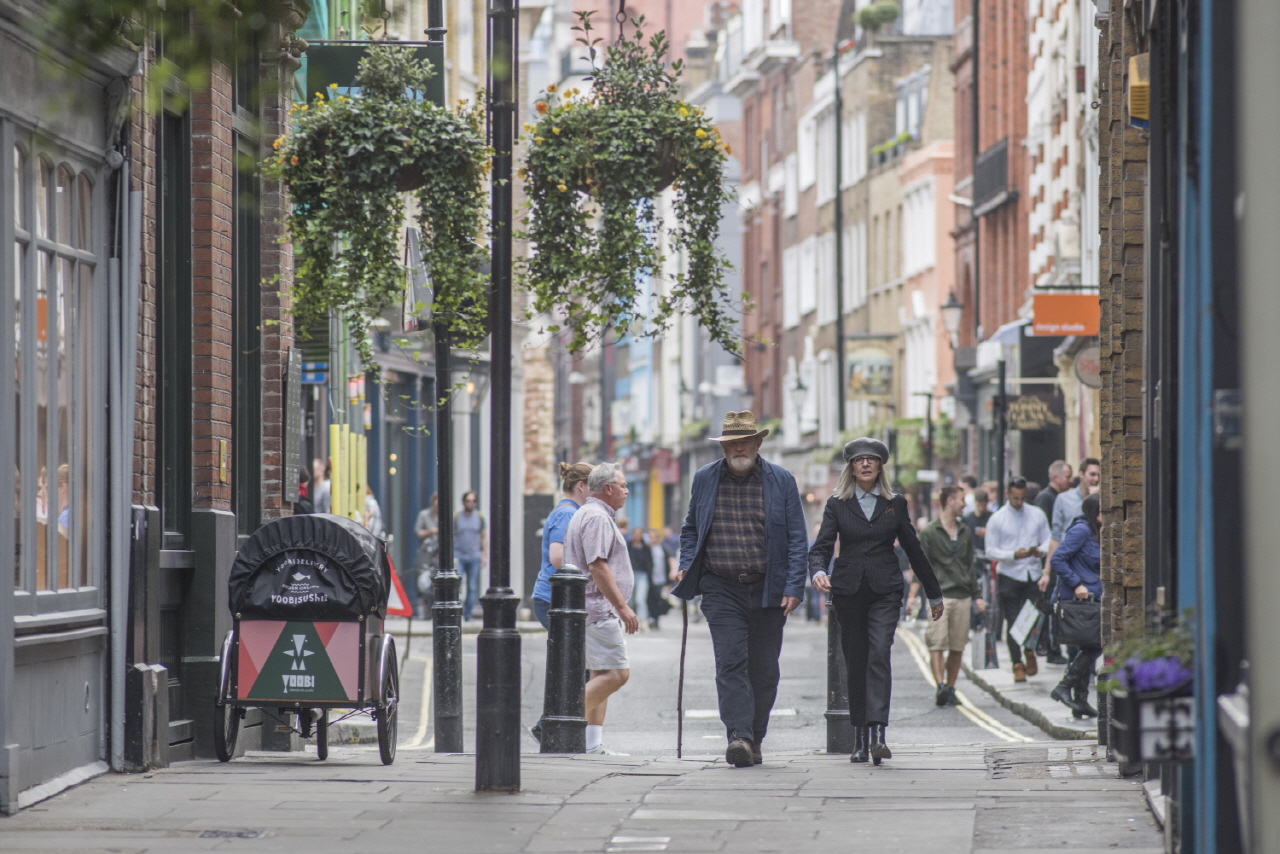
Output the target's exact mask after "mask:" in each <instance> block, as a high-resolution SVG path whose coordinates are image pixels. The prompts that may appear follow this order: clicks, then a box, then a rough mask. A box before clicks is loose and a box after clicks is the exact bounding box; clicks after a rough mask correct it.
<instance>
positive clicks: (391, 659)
mask: <svg viewBox="0 0 1280 854" xmlns="http://www.w3.org/2000/svg"><path fill="white" fill-rule="evenodd" d="M380 663H381V665H382V666H381V671H382V685H381V691H380V693H381V696H380V697H379V708H378V709H377V710H376V711H375V712H374V714H375V716H376V718H377V724H378V755H379V756H380V757H381V758H382V764H383V765H390V764H391V763H392V762H394V761H395V759H396V737H397V733H398V722H399V708H400V663H399V662H398V661H396V645H395V642H394V641H393V640H392V639H391V638H389V637H388V638H387V639H386V642H385V643H384V645H383V648H382V656H381V662H380Z"/></svg>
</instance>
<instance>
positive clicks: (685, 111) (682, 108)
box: [680, 107, 689, 119]
mask: <svg viewBox="0 0 1280 854" xmlns="http://www.w3.org/2000/svg"><path fill="white" fill-rule="evenodd" d="M687 115H689V111H688V110H686V109H685V108H684V107H681V108H680V118H682V119H683V118H684V117H685V116H687Z"/></svg>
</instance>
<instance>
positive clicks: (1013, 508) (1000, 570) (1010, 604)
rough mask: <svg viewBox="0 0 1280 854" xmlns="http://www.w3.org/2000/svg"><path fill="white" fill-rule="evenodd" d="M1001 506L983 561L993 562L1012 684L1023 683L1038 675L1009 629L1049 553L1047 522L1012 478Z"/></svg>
mask: <svg viewBox="0 0 1280 854" xmlns="http://www.w3.org/2000/svg"><path fill="white" fill-rule="evenodd" d="M1004 495H1005V504H1004V506H1003V507H1001V508H1000V509H999V510H997V511H996V512H995V513H994V514H993V515H992V517H991V521H989V522H988V523H987V535H986V551H987V557H988V558H991V559H992V560H994V561H995V562H996V576H997V578H996V584H997V587H996V594H997V601H999V603H1000V613H1001V614H1002V615H1003V616H1004V623H1005V640H1006V641H1007V642H1008V644H1009V660H1010V661H1012V662H1013V681H1014V682H1026V681H1027V677H1028V676H1035V675H1036V672H1037V671H1038V669H1039V668H1038V667H1037V665H1036V654H1035V653H1034V652H1033V651H1032V650H1030V649H1028V650H1026V651H1025V652H1026V659H1027V660H1026V664H1023V663H1022V658H1023V649H1022V645H1021V644H1020V643H1018V642H1017V641H1015V640H1014V639H1013V638H1012V637H1011V636H1010V635H1009V629H1010V628H1011V627H1012V626H1013V622H1014V620H1016V619H1018V614H1019V612H1021V611H1022V606H1023V604H1024V603H1025V602H1027V601H1028V600H1030V599H1031V598H1033V597H1034V596H1035V595H1036V592H1037V586H1036V582H1038V581H1039V580H1040V573H1041V567H1040V560H1041V558H1043V557H1044V555H1045V553H1046V552H1047V551H1048V549H1049V520H1048V519H1047V518H1045V515H1044V511H1043V510H1041V509H1040V508H1039V507H1036V506H1035V505H1034V504H1028V503H1027V482H1026V480H1025V479H1023V478H1020V477H1015V478H1013V479H1012V480H1010V481H1009V487H1008V489H1006V490H1005V493H1004Z"/></svg>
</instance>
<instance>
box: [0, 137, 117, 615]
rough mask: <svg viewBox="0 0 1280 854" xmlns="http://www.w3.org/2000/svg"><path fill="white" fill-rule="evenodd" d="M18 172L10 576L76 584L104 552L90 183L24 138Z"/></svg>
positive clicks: (26, 583) (86, 578)
mask: <svg viewBox="0 0 1280 854" xmlns="http://www.w3.org/2000/svg"><path fill="white" fill-rule="evenodd" d="M13 177H14V181H13V187H14V193H13V196H14V198H13V201H12V203H6V207H7V208H8V209H9V210H10V211H11V212H12V217H13V222H14V226H15V243H14V246H13V247H12V251H13V260H12V270H13V283H14V284H13V288H12V290H11V291H10V294H11V297H10V298H11V299H12V300H13V302H12V309H13V315H12V322H13V324H14V326H13V329H14V353H13V372H14V373H13V380H14V398H13V401H12V403H13V406H12V409H11V410H10V411H9V412H8V413H5V414H4V415H3V416H0V417H3V418H4V422H3V425H0V429H10V430H12V431H13V435H14V436H15V437H16V442H15V448H16V458H15V459H14V472H15V474H14V488H15V498H16V503H15V508H16V514H15V517H16V518H15V534H16V540H15V543H14V585H15V587H16V588H17V589H18V590H20V591H24V592H27V593H36V592H74V591H77V590H80V589H82V588H86V587H94V586H97V578H98V573H100V571H101V563H102V558H103V557H104V556H103V555H101V554H98V553H97V552H99V551H100V548H99V547H98V546H95V545H94V544H95V543H101V542H102V540H103V538H102V536H101V531H100V530H98V529H97V526H98V520H97V519H96V516H97V515H99V514H101V512H102V508H103V504H104V502H103V501H102V499H101V497H99V498H98V500H93V497H94V496H95V495H96V494H97V493H98V492H99V491H100V489H101V486H102V481H101V476H100V472H101V469H102V466H101V465H98V466H93V465H92V463H91V460H92V455H93V454H95V453H96V454H98V455H101V454H103V453H104V452H105V447H104V446H103V445H102V437H103V436H104V435H105V431H106V424H105V410H104V407H103V405H102V403H103V402H104V401H103V398H102V389H101V387H102V384H103V382H104V381H105V376H104V375H102V371H103V370H104V361H105V360H104V356H105V347H104V343H105V338H104V332H105V327H104V326H103V323H102V320H103V312H102V311H101V310H100V306H99V304H98V302H97V301H98V300H99V299H100V298H101V296H102V295H101V294H99V293H98V291H97V289H96V279H97V275H96V274H97V270H98V258H97V256H96V253H95V252H94V251H93V250H94V244H95V223H94V220H95V206H94V202H95V199H94V195H95V194H94V184H93V181H92V178H91V177H90V175H89V173H87V172H83V171H81V170H79V168H78V167H77V166H76V165H75V164H72V163H67V162H64V163H58V164H55V163H54V162H53V161H52V160H51V159H49V158H47V157H44V156H37V157H31V156H29V155H28V154H27V153H26V152H25V151H24V149H23V148H21V147H19V148H17V149H16V150H15V152H14V155H13ZM59 601H60V600H59ZM67 606H68V607H76V606H75V605H73V604H71V603H68V604H67ZM59 607H61V606H59ZM42 610H43V608H42Z"/></svg>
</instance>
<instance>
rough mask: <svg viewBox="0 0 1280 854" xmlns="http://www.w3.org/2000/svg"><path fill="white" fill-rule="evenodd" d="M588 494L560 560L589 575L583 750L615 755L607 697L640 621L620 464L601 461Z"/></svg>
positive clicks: (621, 680)
mask: <svg viewBox="0 0 1280 854" xmlns="http://www.w3.org/2000/svg"><path fill="white" fill-rule="evenodd" d="M587 489H588V491H589V492H590V494H589V495H588V496H587V500H586V502H585V503H584V504H583V505H582V507H581V508H580V509H579V510H578V512H576V513H574V514H573V518H572V519H570V520H569V529H568V530H567V531H566V532H565V537H564V559H565V561H566V562H567V563H571V564H573V565H574V566H578V567H585V568H586V570H587V571H588V572H590V573H591V579H590V580H589V581H588V582H587V636H586V660H587V670H588V671H590V673H591V678H590V680H588V681H587V689H586V715H587V753H602V754H605V755H617V754H615V753H614V751H612V750H609V749H608V748H606V747H605V746H604V719H605V713H606V712H607V711H608V709H609V697H611V696H612V695H613V694H614V693H616V692H617V691H618V689H619V688H621V687H622V686H623V685H626V684H627V680H628V679H630V678H631V663H630V661H629V660H628V658H627V640H626V635H633V634H635V633H636V632H637V631H638V630H639V628H640V620H639V619H638V618H637V617H636V612H635V611H633V610H632V609H631V606H630V605H628V604H627V601H628V600H629V599H630V598H631V591H632V590H633V589H634V586H635V579H634V576H633V575H632V572H631V559H630V556H629V554H628V552H627V541H626V539H624V538H623V536H622V531H620V530H619V529H618V524H617V522H616V521H614V516H615V514H616V513H617V512H618V511H619V510H621V509H622V507H623V506H624V505H625V504H626V503H627V491H628V490H627V479H626V476H625V475H623V473H622V466H620V465H616V464H614V463H601V464H600V465H598V466H596V467H595V468H593V469H592V470H591V474H590V476H588V478H587Z"/></svg>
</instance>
